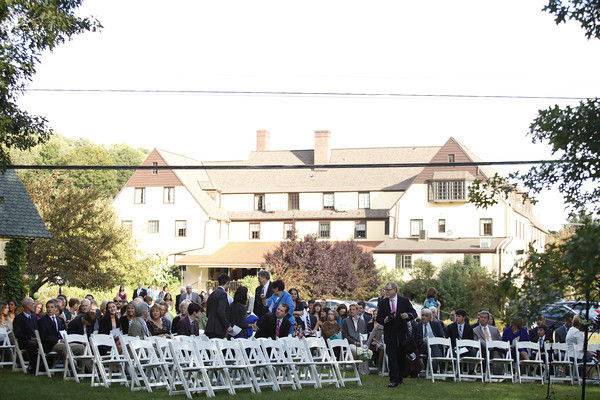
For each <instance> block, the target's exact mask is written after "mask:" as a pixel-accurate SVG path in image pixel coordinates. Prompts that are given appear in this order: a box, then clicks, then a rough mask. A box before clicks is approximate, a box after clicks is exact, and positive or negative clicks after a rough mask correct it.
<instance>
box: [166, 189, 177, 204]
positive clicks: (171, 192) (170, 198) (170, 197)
mask: <svg viewBox="0 0 600 400" xmlns="http://www.w3.org/2000/svg"><path fill="white" fill-rule="evenodd" d="M163 203H164V204H173V203H175V188H174V187H165V188H163Z"/></svg>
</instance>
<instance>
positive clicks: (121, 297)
mask: <svg viewBox="0 0 600 400" xmlns="http://www.w3.org/2000/svg"><path fill="white" fill-rule="evenodd" d="M117 297H118V298H119V301H127V292H125V286H123V285H120V286H119V292H118V293H117Z"/></svg>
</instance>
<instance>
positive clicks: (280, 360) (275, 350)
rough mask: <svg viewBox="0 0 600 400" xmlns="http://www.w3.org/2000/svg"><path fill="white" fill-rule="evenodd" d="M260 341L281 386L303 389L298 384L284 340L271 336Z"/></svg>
mask: <svg viewBox="0 0 600 400" xmlns="http://www.w3.org/2000/svg"><path fill="white" fill-rule="evenodd" d="M258 342H259V343H260V346H261V348H262V349H263V353H264V354H265V356H266V357H267V360H268V362H269V363H270V364H271V366H272V367H273V370H274V372H275V378H276V380H277V384H278V385H279V387H284V386H290V387H291V388H292V389H294V390H295V389H296V388H298V389H301V386H298V385H297V379H296V373H295V371H296V370H295V368H294V365H293V361H291V360H290V359H289V358H288V356H287V354H286V352H285V346H284V344H283V342H282V341H280V340H273V339H269V338H260V339H258Z"/></svg>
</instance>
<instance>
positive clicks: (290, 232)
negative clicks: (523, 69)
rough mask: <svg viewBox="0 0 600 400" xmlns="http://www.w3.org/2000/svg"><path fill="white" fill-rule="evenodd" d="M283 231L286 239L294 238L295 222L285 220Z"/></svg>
mask: <svg viewBox="0 0 600 400" xmlns="http://www.w3.org/2000/svg"><path fill="white" fill-rule="evenodd" d="M283 233H284V237H285V238H286V239H289V240H291V239H293V238H294V223H293V222H284V223H283Z"/></svg>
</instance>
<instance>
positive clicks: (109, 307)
mask: <svg viewBox="0 0 600 400" xmlns="http://www.w3.org/2000/svg"><path fill="white" fill-rule="evenodd" d="M119 324H120V321H119V314H118V310H117V304H116V303H115V302H114V301H109V302H108V303H106V312H105V313H104V316H103V317H102V318H100V321H99V322H98V333H99V334H101V335H109V334H110V332H111V331H112V330H113V329H117V328H119Z"/></svg>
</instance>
